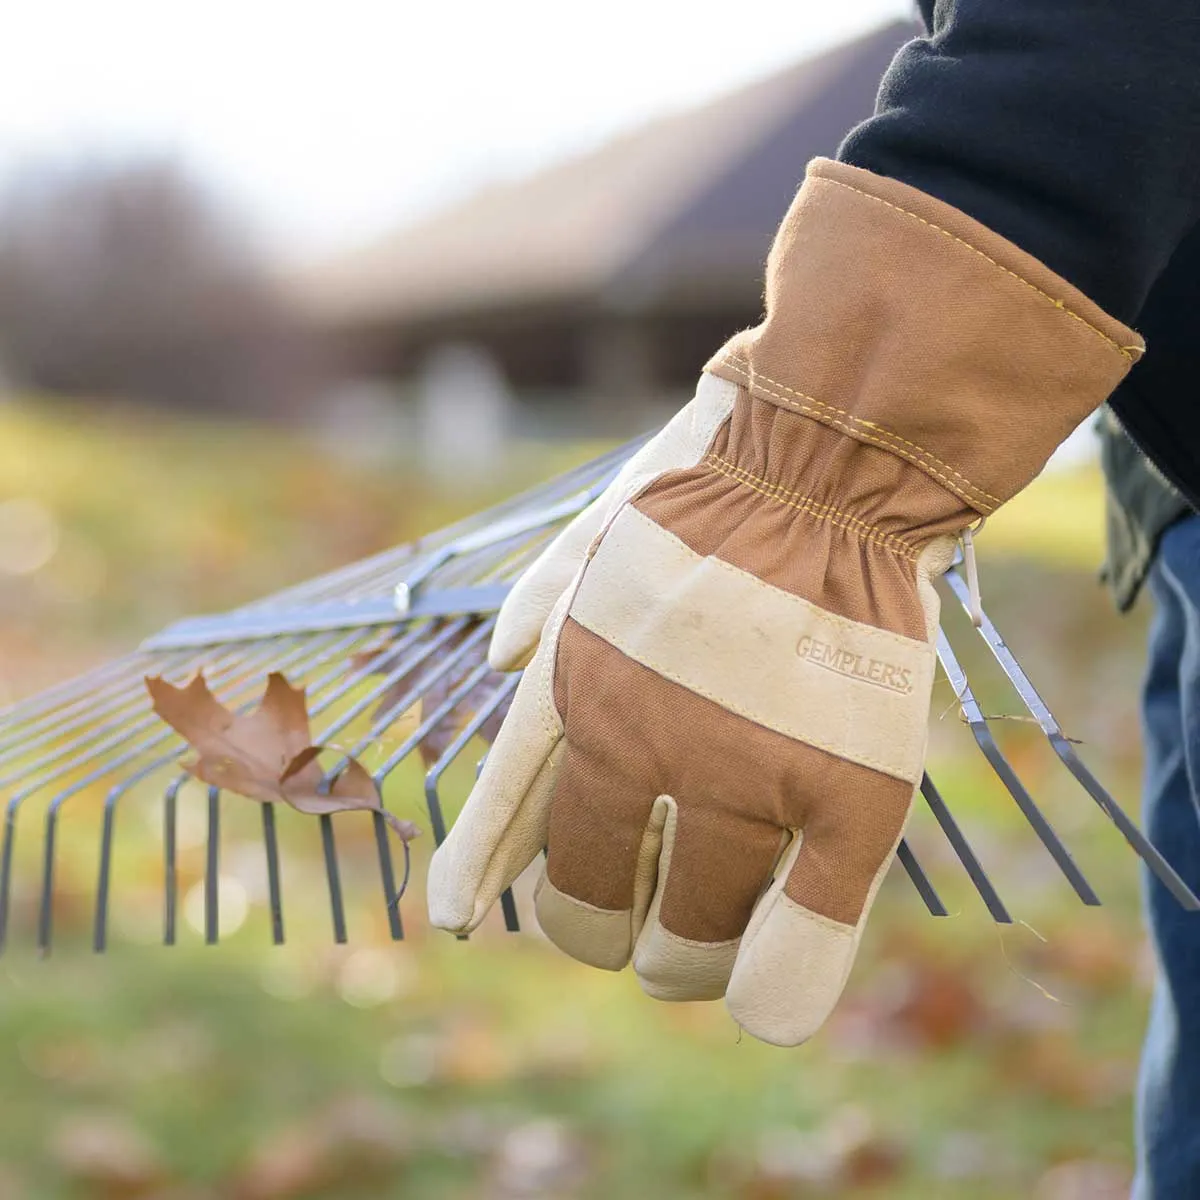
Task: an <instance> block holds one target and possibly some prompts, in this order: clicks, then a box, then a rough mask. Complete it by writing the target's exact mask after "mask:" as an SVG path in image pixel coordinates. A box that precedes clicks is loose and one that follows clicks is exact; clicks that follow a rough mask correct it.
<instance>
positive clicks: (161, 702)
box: [146, 672, 418, 842]
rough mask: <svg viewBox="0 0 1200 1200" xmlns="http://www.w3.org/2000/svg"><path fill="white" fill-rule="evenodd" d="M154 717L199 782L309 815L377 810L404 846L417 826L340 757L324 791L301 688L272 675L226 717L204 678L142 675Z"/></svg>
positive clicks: (322, 748) (319, 749)
mask: <svg viewBox="0 0 1200 1200" xmlns="http://www.w3.org/2000/svg"><path fill="white" fill-rule="evenodd" d="M146 688H147V690H148V691H149V693H150V698H151V700H152V701H153V703H154V711H155V712H156V713H158V715H159V716H160V717H162V719H163V720H164V721H166V723H167V724H168V725H170V726H171V727H172V728H173V729H174V730H175V731H176V732H177V733H179V734H180V735H181V736H182V737H183V738H184V739H185V740H186V741H187V743H188V745H189V746H191V747H192V749H193V750H195V751H196V757H195V758H192V759H189V760H188V761H186V762H184V763H183V768H184V770H186V771H187V772H188V773H189V774H191V775H194V776H195V777H196V778H197V779H200V780H202V781H203V782H204V783H208V784H211V785H213V786H214V787H219V788H224V789H225V790H226V791H230V792H236V793H237V794H238V795H239V796H245V797H247V798H248V799H250V800H258V801H259V802H261V803H263V804H270V803H272V802H274V801H283V802H284V803H285V804H290V805H291V806H292V807H293V808H295V809H298V810H299V811H300V812H303V813H309V814H311V815H319V814H322V813H335V812H346V811H349V810H355V809H365V810H369V811H371V812H377V813H379V814H381V815H382V817H383V819H384V820H385V821H387V823H388V824H389V825H390V826H391V827H392V829H394V830H395V831H396V833H397V834H398V835H399V836H400V838H401V839H402V840H403V841H405V842H408V841H411V839H412V838H414V837H416V836H417V833H418V830H417V827H416V826H415V825H414V824H413V823H412V822H411V821H402V820H401V819H400V818H399V817H396V816H395V815H394V814H392V813H390V812H388V811H387V809H385V808H384V807H383V801H382V800H381V798H380V795H379V789H378V788H377V787H376V786H375V780H374V779H373V778H372V777H371V774H370V772H369V771H368V770H367V769H366V768H365V767H364V766H363V765H362V764H361V763H360V762H358V760H357V759H354V758H351V757H349V756H346V757H345V763H344V766H343V767H342V769H341V770H340V771H339V772H338V774H337V776H336V777H335V778H334V779H332V780H331V781H330V782H329V785H328V787H325V786H324V785H325V782H326V776H325V772H324V771H323V770H322V768H321V764H320V762H319V761H318V757H319V755H321V754H322V753H324V752H325V751H326V750H327V749H331V747H326V746H318V745H313V741H312V733H311V731H310V729H309V722H308V706H307V704H306V702H305V697H304V689H303V688H294V687H292V685H291V684H290V683H288V681H287V680H286V679H285V678H284V677H283V676H282V675H280V674H279V673H278V672H272V674H271V675H269V676H268V677H267V687H266V691H265V692H264V693H263V698H262V700H261V702H260V703H259V705H258V707H257V708H256V709H255V710H254V711H253V712H249V713H235V712H230V711H229V709H227V708H226V707H225V706H224V705H223V704H221V703H220V701H219V700H217V698H216V697H215V696H214V695H213V694H212V692H210V691H209V689H208V684H207V683H206V682H205V680H204V675H203V673H202V672H201V673H199V674H197V675H196V676H195V678H194V679H192V681H191V682H190V683H189V684H188V685H187V686H186V687H182V688H177V687H175V686H174V685H172V684H170V683H168V682H167V681H166V680H165V679H163V678H162V677H161V676H152V677H147V679H146Z"/></svg>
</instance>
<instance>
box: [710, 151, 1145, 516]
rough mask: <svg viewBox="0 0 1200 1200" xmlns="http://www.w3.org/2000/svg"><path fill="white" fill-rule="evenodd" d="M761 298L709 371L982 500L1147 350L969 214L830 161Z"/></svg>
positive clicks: (815, 170) (812, 172)
mask: <svg viewBox="0 0 1200 1200" xmlns="http://www.w3.org/2000/svg"><path fill="white" fill-rule="evenodd" d="M851 268H852V269H851ZM766 309H767V315H766V318H765V320H764V321H763V323H762V324H761V325H758V326H757V327H755V328H754V329H749V330H746V331H744V332H743V333H740V334H737V335H736V336H735V337H734V338H732V339H731V340H730V341H729V342H728V343H727V344H726V346H725V347H724V348H723V349H722V350H721V351H720V352H719V353H718V354H717V355H716V356H715V357H714V358H713V359H712V361H711V362H710V363H709V365H708V368H707V369H708V370H710V371H712V372H713V373H715V374H717V375H719V376H721V377H722V378H724V379H729V380H732V381H733V382H735V383H738V384H742V385H744V386H746V387H748V388H749V389H750V391H751V392H752V393H753V394H754V395H755V396H757V397H759V398H760V399H763V400H768V401H770V402H771V403H773V404H777V405H780V406H782V407H784V408H788V409H790V410H792V411H794V412H798V413H802V414H803V415H805V416H808V417H811V418H813V419H815V420H818V421H822V422H824V423H825V424H827V425H829V426H830V427H831V428H834V429H838V430H840V431H841V432H843V433H845V434H848V435H850V436H851V437H854V438H856V439H858V440H860V441H862V442H866V443H867V444H870V445H874V446H878V447H880V448H881V449H886V450H888V451H890V452H891V453H893V454H895V455H898V456H900V457H902V458H904V459H906V460H908V461H909V462H910V463H913V464H914V465H916V466H917V467H919V468H920V469H921V470H922V471H924V472H925V473H926V474H928V475H929V476H930V478H932V479H935V480H937V481H938V482H939V483H941V484H942V486H944V487H946V488H947V489H948V490H950V491H952V492H954V493H955V494H956V495H958V496H959V497H961V498H962V499H963V500H965V501H966V502H967V503H968V504H969V505H970V506H971V507H972V508H974V509H976V510H977V511H978V512H980V513H988V512H991V511H992V510H993V509H994V508H996V507H997V506H998V505H999V504H1001V503H1003V502H1004V501H1005V500H1006V499H1008V498H1010V497H1012V496H1014V495H1015V494H1016V493H1017V492H1018V491H1020V490H1021V488H1023V487H1024V486H1025V485H1026V484H1027V483H1028V482H1029V481H1030V480H1031V479H1032V478H1033V477H1034V476H1035V475H1036V474H1037V473H1038V471H1040V470H1041V468H1042V467H1043V466H1044V465H1045V462H1046V459H1047V458H1048V457H1049V455H1050V454H1051V453H1052V452H1053V450H1054V449H1055V448H1056V447H1057V446H1058V445H1059V444H1060V443H1061V442H1062V440H1063V439H1064V438H1065V437H1066V436H1067V434H1068V433H1070V432H1071V430H1072V429H1074V427H1075V426H1076V425H1078V424H1079V422H1080V421H1081V420H1083V418H1084V417H1085V416H1087V414H1088V413H1090V412H1092V411H1093V410H1094V409H1095V408H1097V407H1098V406H1099V405H1100V403H1101V402H1102V401H1103V400H1104V399H1105V398H1106V397H1107V396H1108V395H1109V393H1110V392H1112V390H1113V389H1114V388H1115V387H1116V385H1117V384H1118V383H1119V382H1120V380H1121V379H1122V377H1123V376H1124V375H1125V373H1126V372H1127V371H1128V370H1129V368H1130V367H1131V366H1132V365H1133V363H1134V362H1135V361H1136V360H1137V358H1138V357H1139V356H1140V354H1141V353H1142V350H1143V343H1142V341H1141V339H1140V338H1139V337H1138V335H1137V334H1136V333H1134V332H1133V331H1132V330H1130V329H1128V328H1126V327H1125V326H1124V325H1122V324H1121V323H1120V322H1118V321H1115V320H1113V319H1112V318H1111V317H1109V316H1108V315H1106V314H1105V313H1104V312H1103V311H1102V310H1101V309H1100V308H1098V307H1097V306H1096V305H1095V304H1093V303H1092V302H1091V301H1090V300H1089V299H1088V298H1087V297H1086V296H1085V295H1083V293H1082V292H1080V291H1079V290H1078V289H1076V288H1074V287H1072V286H1071V284H1069V283H1067V282H1066V281H1065V280H1063V279H1060V278H1059V277H1058V276H1057V275H1055V274H1054V273H1053V272H1052V271H1050V270H1049V268H1047V267H1045V266H1044V265H1043V264H1042V263H1040V262H1038V260H1037V259H1035V258H1033V257H1032V256H1031V255H1029V254H1026V253H1025V252H1024V251H1023V250H1021V249H1019V248H1018V247H1017V246H1015V245H1013V244H1012V243H1011V242H1009V241H1007V240H1006V239H1004V238H1002V237H1000V236H999V235H998V234H996V233H993V232H992V231H991V230H989V229H987V228H986V227H985V226H983V225H981V224H979V222H977V221H975V220H973V219H972V218H970V217H968V216H967V215H966V214H965V213H962V212H960V211H958V210H957V209H955V208H952V207H951V206H950V205H948V204H945V203H943V202H942V201H940V200H936V199H934V198H933V197H931V196H927V195H925V194H924V193H922V192H919V191H917V190H916V189H915V188H911V187H908V186H907V185H906V184H903V183H899V182H898V181H896V180H894V179H886V178H884V177H882V176H878V175H874V174H872V173H871V172H869V171H864V170H862V169H861V168H858V167H851V166H847V165H846V164H845V163H836V162H830V161H828V160H824V159H817V160H814V162H812V163H810V164H809V169H808V175H807V178H806V180H805V183H804V185H803V187H801V189H800V191H799V193H798V194H797V196H796V199H795V201H794V202H793V204H792V207H791V209H790V210H789V212H788V214H787V216H786V218H785V219H784V222H783V225H782V226H781V227H780V230H779V233H778V235H777V236H776V239H775V244H774V246H773V247H772V250H771V254H770V258H769V260H768V266H767V295H766Z"/></svg>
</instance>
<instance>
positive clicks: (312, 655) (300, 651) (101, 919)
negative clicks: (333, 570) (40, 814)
mask: <svg viewBox="0 0 1200 1200" xmlns="http://www.w3.org/2000/svg"><path fill="white" fill-rule="evenodd" d="M357 637H358V635H357V634H351V635H349V636H347V637H343V638H342V639H340V640H337V641H334V642H332V643H329V644H322V643H318V644H317V645H315V646H313V645H304V644H301V645H299V646H295V647H292V648H291V649H290V650H289V651H288V652H287V653H286V654H284V655H283V656H282V657H280V658H278V659H277V660H276V661H275V662H274V666H275V668H276V669H279V668H281V667H290V666H292V665H294V664H296V663H297V662H299V663H301V664H303V666H304V669H311V667H313V666H315V665H318V664H320V663H322V662H324V661H326V660H327V659H329V658H330V657H333V656H334V655H337V654H340V653H341V652H342V651H344V650H345V649H347V648H348V647H349V646H351V645H352V644H353V643H354V642H355V641H356V640H357ZM268 665H271V663H270V660H269V659H267V658H266V657H265V655H264V653H263V652H262V651H259V653H257V654H256V655H254V657H253V658H251V659H249V660H245V659H243V660H242V664H241V666H242V669H243V672H244V673H243V674H242V675H241V676H240V677H238V676H236V675H231V674H230V671H231V670H232V668H230V669H229V670H226V671H225V672H223V673H221V674H218V675H216V676H214V683H217V682H218V681H221V680H224V681H228V680H229V679H230V678H234V679H237V680H238V682H237V687H236V691H235V693H234V694H235V695H236V694H238V693H240V692H243V691H245V689H246V688H247V687H250V686H252V685H253V683H254V682H255V679H256V673H257V672H258V671H259V670H260V669H261V668H263V667H265V666H268ZM247 667H249V670H248V671H247V670H246V668H247ZM252 704H253V701H252V700H248V701H246V702H245V703H243V704H241V705H239V706H238V708H237V709H236V711H238V712H247V711H248V710H249V709H250V708H251V706H252ZM169 736H170V735H169V733H168V732H167V731H165V730H164V731H163V732H162V733H161V735H160V736H156V737H152V738H150V739H149V740H147V741H145V742H144V743H143V744H142V745H141V746H140V747H139V748H138V749H137V750H136V751H135V752H134V753H133V754H132V755H131V754H126V755H123V756H121V757H120V758H118V759H117V760H116V763H109V764H107V765H106V766H105V767H104V768H103V769H101V770H99V771H94V772H92V773H91V774H90V775H88V776H86V777H85V778H84V779H82V780H79V781H77V782H76V783H75V784H74V785H73V786H72V787H70V788H67V789H66V790H64V791H63V792H61V793H59V795H58V796H56V797H55V798H54V800H53V801H51V804H50V808H49V811H48V813H47V826H48V828H49V829H52V828H53V825H54V824H56V823H57V820H58V813H59V810H60V809H61V807H62V805H63V804H64V803H65V802H66V800H68V799H69V798H70V797H71V796H72V795H74V794H75V793H77V792H78V791H79V790H81V788H83V787H84V786H86V785H87V784H89V783H91V782H95V781H97V780H99V779H102V778H103V777H104V776H105V775H106V774H108V773H109V772H110V771H111V769H112V767H113V766H115V765H117V764H119V763H122V762H124V761H129V760H130V759H131V758H134V757H137V755H138V754H140V753H142V752H144V751H146V750H149V749H151V748H153V746H155V745H158V744H160V743H161V742H163V741H166V740H167V739H168V738H169ZM177 757H178V752H177V751H176V750H175V749H172V750H171V751H170V752H169V753H167V754H163V755H159V756H158V757H156V758H154V759H152V760H151V761H150V762H149V763H147V764H145V765H144V766H143V767H141V768H140V769H139V770H137V771H134V772H132V773H131V774H130V775H128V776H126V778H125V779H123V780H122V781H121V782H120V783H118V784H114V786H113V787H112V789H111V790H110V791H109V793H108V796H107V797H106V799H105V802H104V825H103V829H102V833H101V842H100V872H99V876H98V882H97V889H96V913H95V918H94V924H93V933H92V948H93V949H94V950H96V951H97V952H100V951H103V950H104V948H105V946H106V945H107V940H108V934H107V924H108V905H109V891H110V864H111V858H112V837H113V830H114V826H115V821H116V806H117V803H118V801H119V800H120V799H121V797H122V796H124V795H125V794H126V793H127V792H129V791H130V790H131V789H132V788H133V787H134V786H136V785H137V784H138V783H140V782H141V781H142V780H143V779H145V778H147V777H148V776H150V775H152V774H153V773H154V772H155V771H157V770H158V769H159V768H161V767H164V766H167V765H169V764H170V763H172V762H174V761H175V759H176V758H177ZM188 778H189V776H188V775H187V774H186V773H185V774H183V775H181V776H180V777H179V778H178V779H177V780H176V781H175V783H174V784H171V785H168V791H170V790H171V789H172V788H173V789H174V792H173V793H172V795H173V796H174V795H177V794H178V789H179V787H180V786H181V785H182V783H183V782H184V781H185V780H186V779H188ZM166 798H167V797H166V794H165V793H164V800H166ZM171 804H174V799H172V800H171ZM273 828H274V826H273V824H272V829H273ZM264 830H265V826H264ZM264 836H265V834H264ZM50 840H52V838H49V837H48V841H50ZM270 853H271V851H270V847H269V846H268V847H267V854H268V858H269V856H270ZM165 857H166V850H165V843H164V858H165ZM167 866H168V871H172V872H173V870H174V864H173V863H168V864H167ZM51 869H52V862H51V861H50V860H47V869H46V872H45V873H44V876H43V878H44V880H47V879H48V878H49V872H50V870H51ZM269 870H270V863H269V862H268V872H269ZM48 888H49V885H48V884H47V883H44V885H43V895H46V894H47V891H48ZM51 901H52V896H51ZM2 905H3V892H0V906H2ZM0 912H2V907H0ZM40 921H41V928H42V930H43V932H44V941H40V942H39V945H40V946H41V948H42V950H43V951H44V952H45V951H48V950H49V946H50V930H51V916H50V913H49V909H46V911H45V912H44V914H43V915H42V917H41V918H40Z"/></svg>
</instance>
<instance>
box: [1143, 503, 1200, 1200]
mask: <svg viewBox="0 0 1200 1200" xmlns="http://www.w3.org/2000/svg"><path fill="white" fill-rule="evenodd" d="M1150 587H1151V590H1152V592H1153V595H1154V600H1155V613H1154V621H1153V624H1152V626H1151V630H1150V652H1149V666H1148V670H1147V675H1146V683H1145V691H1144V694H1143V699H1142V724H1143V733H1144V739H1145V754H1146V768H1145V782H1144V805H1143V819H1144V821H1145V823H1146V829H1147V832H1148V833H1149V835H1150V838H1151V840H1153V841H1154V842H1155V844H1156V845H1158V846H1160V847H1162V848H1163V850H1164V851H1165V853H1166V854H1167V857H1168V858H1169V859H1170V861H1171V864H1172V865H1173V866H1174V867H1175V869H1176V870H1177V871H1178V872H1179V873H1180V875H1182V876H1183V878H1184V880H1185V881H1186V882H1187V883H1188V885H1189V886H1190V887H1191V888H1192V890H1193V891H1195V892H1197V893H1198V894H1200V516H1192V517H1187V518H1185V519H1183V520H1182V521H1178V522H1176V524H1174V525H1172V526H1171V527H1170V528H1169V529H1168V530H1167V532H1166V533H1165V534H1164V535H1163V539H1162V542H1161V544H1160V546H1159V551H1158V558H1157V560H1156V561H1155V564H1154V568H1153V571H1152V573H1151V575H1150ZM1145 901H1146V913H1147V917H1148V919H1149V922H1150V931H1151V934H1152V937H1153V941H1154V948H1155V951H1156V953H1157V957H1158V963H1159V968H1160V969H1159V972H1158V980H1157V984H1156V988H1155V993H1154V1003H1153V1008H1152V1009H1151V1015H1150V1025H1149V1029H1148V1031H1147V1034H1146V1042H1145V1046H1144V1048H1143V1052H1142V1065H1141V1073H1140V1076H1139V1080H1138V1090H1137V1157H1138V1173H1137V1181H1136V1183H1135V1185H1134V1193H1133V1194H1134V1200H1192V1198H1193V1197H1200V913H1187V912H1184V910H1183V909H1182V908H1180V906H1179V904H1178V903H1177V902H1176V901H1175V900H1173V899H1172V898H1171V896H1170V894H1169V893H1168V892H1167V890H1166V888H1164V887H1163V886H1162V884H1160V883H1159V882H1158V881H1157V880H1155V879H1154V878H1153V877H1151V876H1149V874H1148V873H1147V875H1146V882H1145Z"/></svg>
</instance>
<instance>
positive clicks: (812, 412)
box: [721, 354, 1004, 515]
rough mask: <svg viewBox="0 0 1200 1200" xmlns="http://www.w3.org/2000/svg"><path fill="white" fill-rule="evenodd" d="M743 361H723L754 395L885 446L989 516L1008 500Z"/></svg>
mask: <svg viewBox="0 0 1200 1200" xmlns="http://www.w3.org/2000/svg"><path fill="white" fill-rule="evenodd" d="M743 361H744V360H742V359H737V358H734V357H733V355H732V354H728V355H726V356H725V357H724V358H723V359H722V360H721V362H722V364H723V365H724V366H726V367H728V368H729V370H731V371H733V372H734V373H735V374H737V375H740V376H742V378H743V379H745V380H746V385H747V387H749V389H750V390H751V392H754V391H758V392H762V393H764V394H765V395H767V396H771V397H773V398H774V399H776V400H778V401H779V402H780V403H781V404H786V405H787V406H788V407H789V408H794V409H796V410H797V411H798V412H803V413H807V414H808V415H809V416H811V417H815V418H816V419H817V420H819V421H823V422H825V423H826V424H827V425H832V426H833V427H834V428H835V429H841V430H842V431H843V432H845V433H848V434H849V435H850V436H851V437H853V438H857V439H858V440H859V441H863V442H869V443H871V444H872V445H875V446H880V447H882V448H883V449H884V450H887V451H888V452H889V453H891V454H898V455H899V456H900V457H901V458H905V459H907V460H908V461H909V462H911V463H913V464H914V465H915V466H918V467H920V468H921V470H922V471H925V472H927V473H928V474H929V475H932V476H933V478H934V479H936V480H937V481H938V482H939V483H941V484H942V485H943V486H945V487H946V488H948V489H949V490H950V491H952V492H953V493H954V494H955V495H956V496H958V497H959V498H960V499H962V500H965V501H966V502H967V503H968V504H969V505H970V506H971V507H972V508H974V509H977V510H978V511H980V512H982V513H984V514H985V515H986V514H988V513H990V512H991V511H992V510H993V509H994V508H995V507H996V505H998V504H1003V503H1004V501H1003V500H1001V499H1000V498H999V497H998V496H993V495H992V494H991V493H990V492H985V491H983V490H982V489H981V488H977V487H976V486H975V485H974V484H973V483H971V481H970V480H968V479H965V478H964V477H963V476H961V475H959V474H958V472H957V471H955V470H954V468H953V467H951V466H949V464H947V463H944V462H942V461H941V460H940V459H937V458H934V456H933V455H932V454H930V453H929V451H928V450H921V447H920V446H917V447H916V448H917V449H918V450H921V453H922V454H923V455H925V457H926V458H928V459H929V460H930V462H922V461H921V459H920V458H918V457H917V456H916V455H915V454H912V453H910V452H909V451H908V450H905V449H903V448H901V446H897V445H895V444H894V443H895V442H901V443H904V445H913V444H914V443H911V442H905V441H904V439H903V438H901V437H898V436H897V435H896V434H894V433H892V432H891V431H890V430H887V429H884V428H883V427H882V426H879V425H872V424H870V423H869V422H862V421H859V419H858V418H857V417H855V416H854V415H853V414H852V413H847V412H844V411H843V410H842V409H840V408H834V407H833V406H832V405H829V404H825V403H824V402H823V401H820V400H817V399H816V398H815V397H813V396H809V395H806V394H805V393H804V392H796V391H795V390H794V389H793V388H789V387H788V386H787V384H784V383H780V382H779V381H778V380H777V379H772V378H771V377H770V376H769V375H762V374H759V373H758V372H755V371H752V370H747V369H746V368H745V367H743V366H742V365H741V363H742V362H743ZM764 379H765V380H766V381H767V382H768V383H773V384H775V385H776V386H777V387H781V388H784V389H785V390H786V391H789V392H793V393H794V395H796V396H801V397H803V398H804V399H805V400H808V401H811V404H801V403H800V402H799V401H798V400H794V399H792V398H791V397H790V396H785V395H783V394H782V393H781V392H776V391H772V389H771V388H769V387H764V386H763V384H762V383H761V382H760V380H764ZM829 413H841V414H842V415H843V416H846V417H849V419H850V420H851V421H855V422H858V424H865V425H866V426H867V428H868V429H871V430H873V431H874V433H875V434H877V435H886V437H888V438H891V439H892V440H891V441H886V440H884V436H875V437H872V436H871V435H870V434H867V433H864V432H863V431H862V430H861V429H859V428H857V427H856V426H855V425H850V424H847V423H846V422H845V421H839V420H837V419H836V418H834V417H831V416H829ZM931 462H932V463H936V464H937V466H939V467H944V468H945V469H946V470H947V471H949V472H950V473H951V474H952V475H955V476H957V477H958V479H960V480H961V481H962V485H965V487H964V486H962V485H960V484H957V483H955V482H954V481H953V480H951V479H949V478H948V477H947V476H945V475H943V474H942V473H941V472H940V471H938V470H935V469H934V467H933V466H932V465H931ZM970 492H974V493H975V495H973V496H972V495H970V494H968V493H970ZM982 497H986V500H985V499H982ZM987 501H992V503H987Z"/></svg>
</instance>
